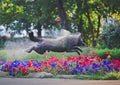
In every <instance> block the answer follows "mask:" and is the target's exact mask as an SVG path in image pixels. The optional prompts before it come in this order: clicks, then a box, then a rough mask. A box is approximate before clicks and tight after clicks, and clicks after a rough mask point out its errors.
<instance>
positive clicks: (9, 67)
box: [1, 54, 120, 76]
mask: <svg viewBox="0 0 120 85" xmlns="http://www.w3.org/2000/svg"><path fill="white" fill-rule="evenodd" d="M1 71H3V72H9V74H10V75H11V76H16V75H22V76H24V75H28V74H29V73H31V72H49V73H52V74H73V75H76V74H85V75H91V74H101V75H104V74H106V73H108V72H112V71H115V72H119V71H120V60H116V59H112V60H111V59H108V58H107V59H101V58H100V57H99V56H96V55H92V56H88V55H87V54H86V55H84V56H80V55H78V56H69V57H68V58H66V59H58V58H56V57H55V56H54V55H52V56H51V57H49V58H46V59H45V60H44V61H37V60H28V61H20V60H14V61H6V62H2V67H1Z"/></svg>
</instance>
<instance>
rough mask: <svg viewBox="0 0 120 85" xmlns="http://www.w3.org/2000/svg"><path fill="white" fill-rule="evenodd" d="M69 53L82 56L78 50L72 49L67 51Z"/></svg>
mask: <svg viewBox="0 0 120 85" xmlns="http://www.w3.org/2000/svg"><path fill="white" fill-rule="evenodd" d="M67 52H77V54H78V55H80V52H79V51H78V50H77V49H70V50H67Z"/></svg>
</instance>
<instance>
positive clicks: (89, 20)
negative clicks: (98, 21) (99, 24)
mask: <svg viewBox="0 0 120 85" xmlns="http://www.w3.org/2000/svg"><path fill="white" fill-rule="evenodd" d="M86 16H87V18H88V26H89V28H90V31H91V35H92V46H93V47H95V46H96V41H95V36H94V26H93V24H92V21H91V18H90V14H89V11H87V13H86Z"/></svg>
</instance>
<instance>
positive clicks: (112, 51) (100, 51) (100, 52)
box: [93, 48, 120, 60]
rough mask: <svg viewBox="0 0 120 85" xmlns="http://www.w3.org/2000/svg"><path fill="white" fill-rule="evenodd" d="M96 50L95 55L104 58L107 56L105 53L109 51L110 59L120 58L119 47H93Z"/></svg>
mask: <svg viewBox="0 0 120 85" xmlns="http://www.w3.org/2000/svg"><path fill="white" fill-rule="evenodd" d="M93 50H94V51H95V52H96V55H97V56H100V57H101V58H103V59H105V58H107V55H106V53H107V52H109V53H110V54H111V59H119V60H120V49H117V48H115V49H108V48H105V49H98V48H94V49H93Z"/></svg>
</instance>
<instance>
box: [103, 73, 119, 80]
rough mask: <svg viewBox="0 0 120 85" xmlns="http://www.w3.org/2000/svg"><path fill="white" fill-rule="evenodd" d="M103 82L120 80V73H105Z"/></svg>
mask: <svg viewBox="0 0 120 85" xmlns="http://www.w3.org/2000/svg"><path fill="white" fill-rule="evenodd" d="M103 80H120V73H116V72H110V73H107V74H106V75H105V76H104V77H103Z"/></svg>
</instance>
